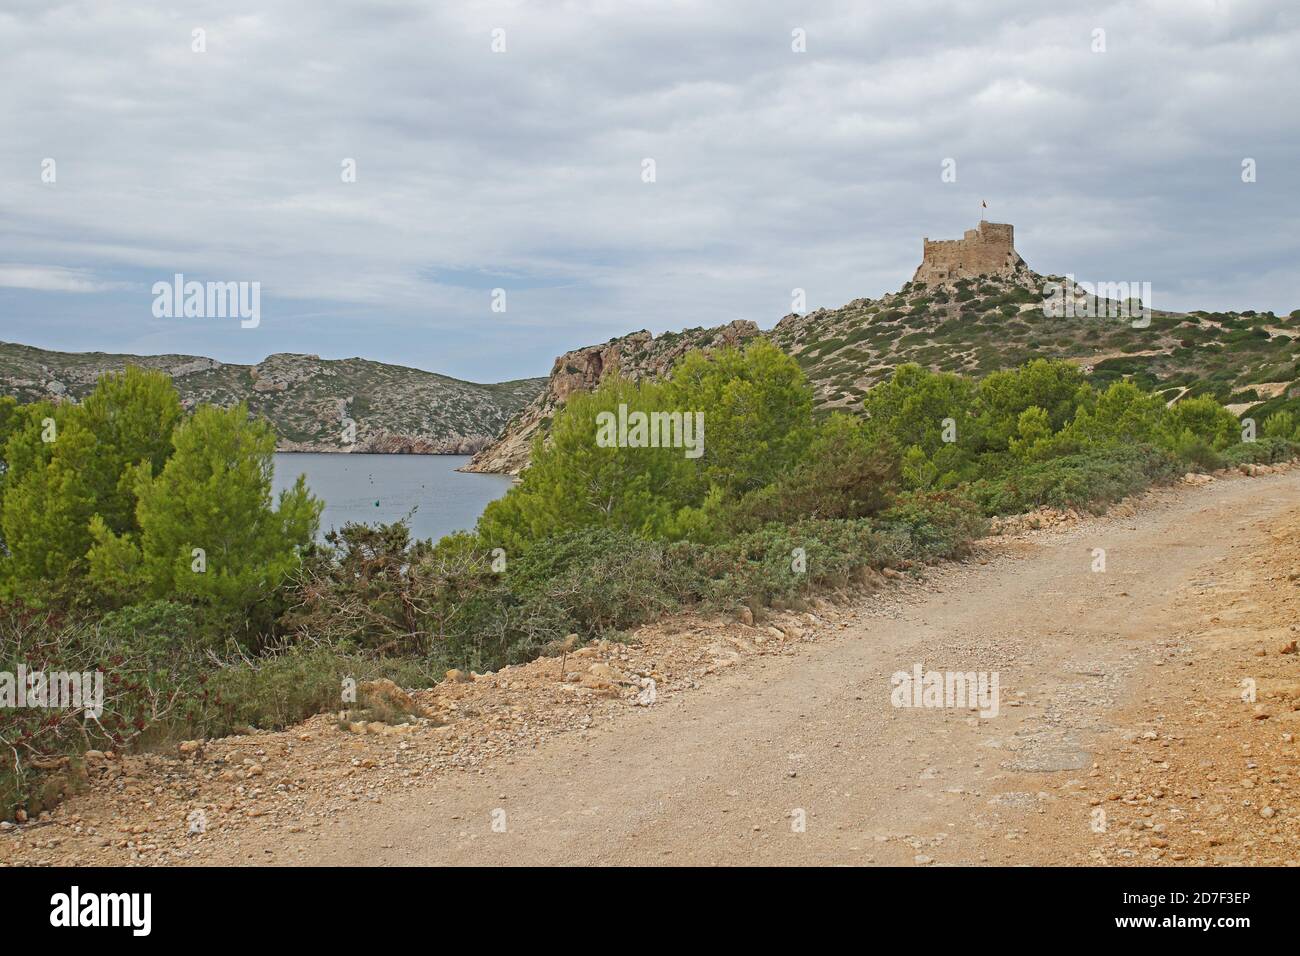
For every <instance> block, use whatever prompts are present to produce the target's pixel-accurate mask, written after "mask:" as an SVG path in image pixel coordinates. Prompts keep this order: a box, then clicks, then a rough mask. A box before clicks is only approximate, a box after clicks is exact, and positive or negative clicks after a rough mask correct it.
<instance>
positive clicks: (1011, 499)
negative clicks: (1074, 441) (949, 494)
mask: <svg viewBox="0 0 1300 956" xmlns="http://www.w3.org/2000/svg"><path fill="white" fill-rule="evenodd" d="M1182 470H1183V466H1182V465H1181V463H1180V462H1179V461H1178V460H1177V459H1176V458H1175V457H1174V455H1173V454H1172V453H1170V452H1168V451H1166V450H1164V449H1159V448H1155V447H1153V446H1150V445H1136V446H1112V447H1106V448H1093V449H1089V450H1088V451H1085V452H1081V453H1079V454H1074V455H1065V456H1063V457H1060V458H1055V459H1051V460H1048V461H1042V462H1035V463H1032V464H1029V465H1026V466H1024V467H1023V468H1018V469H1015V470H1013V471H1011V472H1009V473H1007V474H1004V475H1001V476H999V477H996V478H982V479H980V480H979V481H976V482H973V483H972V484H971V487H970V494H971V497H972V498H974V500H975V501H977V502H978V503H979V505H980V506H981V508H983V510H984V512H985V513H986V514H990V515H1007V514H1017V513H1020V512H1026V511H1032V510H1033V509H1035V508H1039V507H1042V506H1045V505H1046V506H1050V507H1055V508H1080V509H1085V510H1090V511H1104V510H1105V507H1106V506H1107V505H1109V504H1112V503H1113V502H1116V501H1119V500H1120V499H1121V498H1125V497H1127V496H1128V495H1131V494H1135V493H1136V492H1139V491H1142V490H1143V489H1145V488H1147V487H1149V486H1150V485H1152V484H1156V483H1159V482H1163V481H1169V480H1172V479H1173V478H1174V477H1175V476H1177V475H1178V474H1179V472H1180V471H1182Z"/></svg>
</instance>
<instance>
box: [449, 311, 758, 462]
mask: <svg viewBox="0 0 1300 956" xmlns="http://www.w3.org/2000/svg"><path fill="white" fill-rule="evenodd" d="M759 335H760V332H759V330H758V326H757V325H755V324H754V323H753V322H746V321H743V320H736V321H735V322H731V323H729V324H728V325H723V326H719V327H717V328H712V329H702V328H697V329H687V330H686V331H684V332H665V333H663V334H662V335H660V336H657V337H656V336H652V335H651V334H650V333H649V332H647V331H645V330H642V331H640V332H633V333H632V334H631V335H625V336H623V337H622V338H617V339H610V340H609V341H608V342H606V343H605V344H604V345H592V346H588V347H587V348H581V349H575V350H573V351H572V352H565V353H564V354H563V355H561V356H560V357H559V358H557V359H556V360H555V364H554V365H553V366H552V368H551V374H550V377H548V378H547V380H546V387H545V388H544V389H543V390H542V392H541V394H540V395H538V396H537V397H536V398H534V399H533V401H532V402H530V403H529V404H528V405H527V406H526V407H525V408H524V409H523V410H522V411H520V412H519V414H517V415H516V416H515V417H514V418H513V419H512V420H511V421H510V423H509V424H508V425H506V427H505V431H503V432H502V433H501V435H500V436H499V437H498V438H497V440H496V441H494V442H492V443H491V444H490V445H488V446H487V447H486V448H484V449H483V450H482V451H480V452H479V453H478V454H476V455H475V456H474V458H473V459H472V460H471V461H470V462H469V463H468V464H466V465H465V467H464V468H462V469H461V470H462V471H474V472H488V473H494V474H508V475H517V474H519V472H521V471H522V470H523V469H524V468H525V467H527V465H528V455H529V451H530V449H531V448H532V443H533V439H534V437H536V436H537V435H538V434H539V433H541V434H543V435H544V434H545V433H546V429H547V428H548V427H549V425H550V422H551V419H552V418H553V417H554V415H555V412H556V410H557V409H559V407H560V406H561V405H563V404H564V403H565V402H566V401H567V400H568V398H569V396H570V395H572V394H573V393H574V392H579V391H581V392H586V391H590V390H592V389H594V388H595V387H596V386H597V385H599V384H600V382H601V380H602V379H604V377H605V376H606V375H609V374H611V373H612V372H613V370H614V369H617V370H618V374H620V375H622V376H624V377H626V378H630V379H632V380H633V381H638V380H640V379H642V378H659V377H661V376H663V375H666V374H667V373H668V372H669V371H670V370H671V369H672V367H673V365H674V364H675V363H676V362H677V360H678V359H680V358H681V357H682V356H683V355H685V354H686V353H687V352H690V351H692V350H694V349H711V348H718V347H720V346H725V345H738V344H740V343H742V342H744V341H746V340H748V339H752V338H756V337H758V336H759Z"/></svg>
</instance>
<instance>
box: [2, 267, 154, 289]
mask: <svg viewBox="0 0 1300 956" xmlns="http://www.w3.org/2000/svg"><path fill="white" fill-rule="evenodd" d="M0 287H3V288H7V289H33V290H36V291H39V292H79V293H83V294H86V293H92V292H112V291H118V290H121V289H125V288H130V286H129V284H128V283H123V282H105V281H102V280H100V279H97V278H96V277H95V276H94V275H93V274H92V273H90V272H87V271H86V270H84V269H70V268H66V267H63V266H29V265H5V264H3V263H0Z"/></svg>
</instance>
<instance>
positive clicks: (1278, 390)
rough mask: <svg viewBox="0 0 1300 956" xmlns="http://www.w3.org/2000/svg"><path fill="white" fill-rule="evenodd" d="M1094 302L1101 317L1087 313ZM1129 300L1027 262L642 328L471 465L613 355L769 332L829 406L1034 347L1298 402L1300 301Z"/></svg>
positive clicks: (1142, 373) (542, 423)
mask: <svg viewBox="0 0 1300 956" xmlns="http://www.w3.org/2000/svg"><path fill="white" fill-rule="evenodd" d="M1052 282H1057V283H1061V284H1062V286H1063V287H1068V288H1069V297H1070V298H1071V299H1072V300H1073V305H1074V314H1073V315H1070V316H1069V317H1062V316H1057V315H1049V314H1047V312H1046V311H1045V310H1044V290H1045V288H1047V287H1048V284H1049V283H1052ZM1085 306H1087V308H1089V309H1091V313H1090V314H1091V315H1092V316H1098V315H1100V316H1103V317H1085V315H1086V314H1088V313H1087V310H1086V309H1085ZM1118 311H1119V309H1118V303H1113V302H1110V301H1109V300H1101V301H1098V300H1097V299H1095V298H1092V297H1089V296H1088V295H1087V294H1086V293H1085V292H1084V291H1083V290H1082V289H1080V288H1079V287H1077V286H1073V285H1071V284H1069V283H1067V282H1066V280H1065V279H1064V277H1060V276H1042V275H1039V274H1038V273H1035V272H1033V271H1032V270H1030V269H1029V268H1028V267H1026V266H1024V264H1023V263H1019V264H1018V265H1017V267H1016V268H1015V269H1012V270H1008V274H1006V275H1001V276H982V277H978V278H974V279H958V280H955V281H952V282H944V283H941V284H937V285H931V286H927V285H926V284H925V283H921V282H909V283H908V284H907V285H905V286H903V288H902V289H901V290H899V291H898V292H893V293H890V294H888V295H885V296H882V297H880V298H878V299H855V300H854V301H852V302H850V303H849V304H848V305H845V306H842V307H841V308H838V309H819V310H817V311H815V312H810V313H807V314H805V315H787V316H786V317H785V318H783V319H781V321H780V322H778V323H777V325H776V327H775V328H773V329H772V331H771V332H768V333H760V332H759V331H758V329H757V327H756V326H755V325H754V324H753V323H752V322H742V321H737V322H733V323H731V324H730V325H728V326H724V327H722V328H718V329H691V330H688V331H686V332H682V333H665V334H664V335H661V336H659V337H658V338H653V337H651V336H650V334H649V333H648V332H637V333H634V334H633V335H629V336H626V337H624V338H621V339H612V340H611V341H610V342H608V343H606V344H605V345H597V346H592V347H590V348H584V349H577V350H576V351H573V352H568V353H566V354H564V355H561V356H560V357H559V358H558V359H556V360H555V367H554V368H553V369H552V371H551V375H550V377H549V379H548V380H547V384H546V388H545V389H544V390H543V391H542V393H541V394H540V395H538V396H537V397H536V398H535V399H534V400H533V402H532V403H530V404H529V405H528V406H527V407H526V408H524V409H523V411H521V412H520V413H519V414H518V415H517V416H516V417H515V418H514V419H513V420H512V421H511V422H510V424H509V425H508V426H506V430H505V432H504V433H503V434H502V435H501V437H500V438H499V439H498V440H497V441H495V442H493V443H492V444H491V445H489V446H488V447H487V448H485V449H484V450H483V451H481V452H479V453H478V454H477V455H475V457H474V459H473V460H472V461H471V462H470V463H469V465H467V466H466V470H468V471H487V472H503V473H509V474H518V473H519V472H520V471H521V470H522V469H523V468H524V467H526V466H527V463H528V451H529V447H530V443H531V441H532V439H533V436H534V435H536V434H537V433H538V432H539V431H541V432H543V433H544V432H545V429H546V427H547V425H548V424H549V422H550V419H551V416H552V415H553V414H554V413H555V410H556V408H557V407H558V406H559V405H561V404H563V402H564V400H565V399H566V398H567V397H568V396H569V395H570V394H571V393H572V392H573V391H575V390H580V389H589V388H592V387H594V386H595V385H596V384H597V383H598V382H599V381H600V379H601V378H602V377H603V376H604V375H606V374H609V372H610V370H611V369H613V368H615V367H617V368H619V369H620V370H621V372H622V374H625V375H629V376H630V377H632V378H641V377H643V376H647V375H649V376H657V375H662V374H664V373H665V372H667V371H668V370H669V369H670V368H671V366H672V364H673V362H674V361H676V359H677V358H678V357H679V356H680V355H681V354H682V353H684V352H686V351H688V350H689V349H692V348H709V347H713V346H717V345H720V344H724V343H735V342H739V341H742V340H744V339H748V338H752V337H755V336H757V335H761V334H765V335H767V337H768V338H770V339H771V341H772V342H774V343H775V344H776V345H777V346H778V347H780V348H781V349H782V350H784V351H786V352H788V353H789V354H791V355H793V356H794V357H795V359H796V360H797V361H798V362H799V364H800V366H801V367H802V368H803V370H804V373H805V374H806V375H807V376H808V379H809V381H810V382H811V383H812V384H813V387H814V389H815V392H816V401H817V407H818V408H819V409H820V410H822V411H828V410H831V409H837V408H838V409H848V410H856V409H858V408H860V407H861V402H862V397H863V395H865V394H866V391H867V389H869V388H870V387H871V386H873V385H875V384H876V383H877V382H879V381H881V380H882V379H884V378H886V377H888V376H889V374H890V373H891V372H892V371H893V369H894V368H895V367H896V366H898V365H901V364H903V363H905V362H916V363H918V364H920V365H924V366H926V367H928V368H932V369H935V370H945V371H951V372H961V373H963V374H966V375H972V376H976V377H979V376H983V375H987V374H988V373H990V372H993V371H997V370H998V369H1005V368H1015V367H1017V366H1019V365H1023V364H1024V363H1025V362H1029V361H1031V360H1033V359H1035V358H1052V359H1066V360H1069V361H1073V362H1077V363H1079V364H1080V365H1082V366H1084V368H1085V369H1086V370H1087V371H1088V373H1089V376H1090V377H1091V379H1092V381H1093V382H1094V384H1099V385H1105V384H1108V383H1109V382H1111V381H1115V380H1118V379H1121V378H1129V379H1132V380H1134V381H1136V382H1137V383H1138V384H1140V385H1142V386H1144V387H1147V388H1151V389H1153V390H1155V391H1158V392H1160V393H1161V394H1162V395H1164V396H1165V398H1166V399H1167V400H1168V401H1171V402H1172V401H1176V400H1178V399H1180V398H1183V397H1187V396H1193V395H1202V394H1206V395H1212V396H1214V398H1216V399H1217V400H1218V401H1220V402H1222V403H1223V404H1225V405H1227V406H1228V407H1229V408H1231V409H1232V411H1233V412H1235V413H1238V414H1243V413H1246V412H1249V413H1250V414H1252V415H1253V416H1255V417H1256V418H1257V420H1260V421H1262V419H1263V417H1265V416H1266V415H1268V414H1270V413H1272V412H1273V411H1275V410H1277V409H1279V408H1282V407H1289V408H1292V409H1293V410H1298V411H1300V365H1298V362H1297V360H1300V310H1297V311H1296V312H1293V313H1291V314H1290V315H1287V316H1276V315H1274V314H1272V313H1271V312H1191V313H1175V312H1164V311H1160V310H1153V311H1152V313H1151V316H1150V323H1149V325H1147V326H1146V327H1144V328H1134V327H1133V322H1132V320H1131V319H1129V318H1119V317H1116V316H1117V313H1118ZM1107 315H1109V316H1110V317H1104V316H1107Z"/></svg>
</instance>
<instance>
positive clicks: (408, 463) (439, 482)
mask: <svg viewBox="0 0 1300 956" xmlns="http://www.w3.org/2000/svg"><path fill="white" fill-rule="evenodd" d="M467 461H469V457H468V456H466V455H344V454H333V455H330V454H312V453H301V454H300V453H283V452H282V453H279V454H277V455H276V456H275V492H276V494H279V493H280V491H281V490H282V489H284V488H288V487H290V486H292V485H293V483H294V482H295V481H296V480H297V478H298V476H299V475H306V476H307V487H308V488H310V489H311V491H312V494H314V495H316V497H318V498H322V499H324V501H325V511H324V513H323V514H322V515H321V534H322V535H323V534H324V533H325V532H326V531H328V530H329V529H330V528H337V527H340V526H342V525H344V524H346V523H347V522H349V521H365V522H368V523H371V524H374V523H376V522H390V521H396V520H397V519H398V518H402V517H405V516H406V514H407V513H408V512H410V511H412V509H414V514H412V515H411V517H410V524H411V532H412V534H413V535H414V537H416V538H433V539H435V540H436V539H438V538H441V537H442V536H443V535H445V534H450V533H451V532H453V531H468V530H469V529H470V528H473V527H474V522H476V521H477V520H478V516H479V515H480V514H482V513H483V509H484V508H485V507H487V504H488V502H489V501H492V500H493V499H495V498H500V497H501V496H502V495H504V494H505V493H506V491H507V490H508V489H509V488H510V485H511V484H512V483H513V479H511V478H510V477H509V476H508V475H466V474H462V473H460V472H458V471H456V469H457V468H459V467H460V466H461V465H463V464H464V463H465V462H467Z"/></svg>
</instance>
